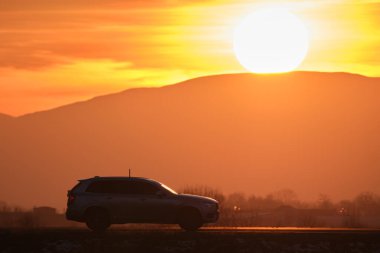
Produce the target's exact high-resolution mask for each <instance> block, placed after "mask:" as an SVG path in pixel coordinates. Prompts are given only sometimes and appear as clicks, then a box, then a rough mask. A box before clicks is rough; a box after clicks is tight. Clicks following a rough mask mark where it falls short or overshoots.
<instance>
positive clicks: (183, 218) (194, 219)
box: [178, 209, 203, 231]
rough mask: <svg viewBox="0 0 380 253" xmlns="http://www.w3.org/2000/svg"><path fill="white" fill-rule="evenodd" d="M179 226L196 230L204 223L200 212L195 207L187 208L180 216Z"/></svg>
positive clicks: (188, 229)
mask: <svg viewBox="0 0 380 253" xmlns="http://www.w3.org/2000/svg"><path fill="white" fill-rule="evenodd" d="M178 224H179V226H180V227H181V228H182V229H184V230H186V231H196V230H197V229H199V228H200V227H201V226H202V225H203V223H202V218H201V215H200V214H199V212H198V211H197V210H195V209H185V210H183V211H182V212H181V214H180V216H179V222H178Z"/></svg>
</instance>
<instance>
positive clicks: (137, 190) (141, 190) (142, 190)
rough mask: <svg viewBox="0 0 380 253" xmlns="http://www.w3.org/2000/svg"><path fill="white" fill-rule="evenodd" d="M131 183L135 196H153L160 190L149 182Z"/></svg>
mask: <svg viewBox="0 0 380 253" xmlns="http://www.w3.org/2000/svg"><path fill="white" fill-rule="evenodd" d="M130 183H132V184H131V191H132V193H133V194H143V195H153V194H156V193H157V191H159V188H158V187H157V186H155V185H153V184H150V183H147V182H142V181H134V182H130Z"/></svg>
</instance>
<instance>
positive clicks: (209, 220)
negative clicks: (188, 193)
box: [203, 211, 219, 223]
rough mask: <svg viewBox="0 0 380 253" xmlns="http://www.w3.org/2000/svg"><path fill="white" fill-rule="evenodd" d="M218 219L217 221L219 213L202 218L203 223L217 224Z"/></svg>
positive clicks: (208, 214)
mask: <svg viewBox="0 0 380 253" xmlns="http://www.w3.org/2000/svg"><path fill="white" fill-rule="evenodd" d="M218 219H219V211H216V212H212V213H207V214H206V215H205V217H204V218H203V220H204V222H205V223H213V222H217V221H218Z"/></svg>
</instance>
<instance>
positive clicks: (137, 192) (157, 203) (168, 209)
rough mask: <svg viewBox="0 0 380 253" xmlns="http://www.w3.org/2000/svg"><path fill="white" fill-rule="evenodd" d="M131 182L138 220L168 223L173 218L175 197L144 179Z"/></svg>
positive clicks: (175, 208)
mask: <svg viewBox="0 0 380 253" xmlns="http://www.w3.org/2000/svg"><path fill="white" fill-rule="evenodd" d="M133 184H134V185H133V188H134V197H135V198H136V199H137V205H136V213H137V216H138V219H139V221H142V222H157V223H166V222H167V223H170V222H171V220H173V218H174V217H175V211H176V210H177V207H178V203H177V201H176V200H175V198H172V197H171V196H169V195H167V194H164V191H163V189H162V188H160V187H159V185H157V184H154V183H150V182H145V181H135V182H134V183H133ZM159 192H160V194H159Z"/></svg>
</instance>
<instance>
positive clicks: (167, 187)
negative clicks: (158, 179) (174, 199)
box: [161, 184, 178, 194]
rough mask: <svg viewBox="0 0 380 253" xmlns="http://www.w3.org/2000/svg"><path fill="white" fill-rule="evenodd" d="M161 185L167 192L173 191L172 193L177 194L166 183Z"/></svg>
mask: <svg viewBox="0 0 380 253" xmlns="http://www.w3.org/2000/svg"><path fill="white" fill-rule="evenodd" d="M161 186H162V187H163V188H164V189H166V190H168V191H169V192H171V193H173V194H178V193H177V192H176V191H175V190H173V189H172V188H170V187H169V186H167V185H164V184H161Z"/></svg>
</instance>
